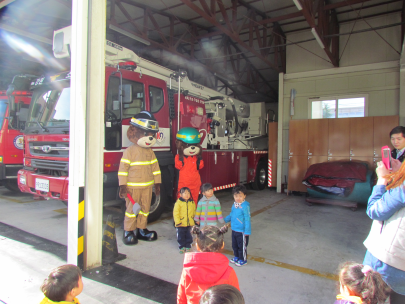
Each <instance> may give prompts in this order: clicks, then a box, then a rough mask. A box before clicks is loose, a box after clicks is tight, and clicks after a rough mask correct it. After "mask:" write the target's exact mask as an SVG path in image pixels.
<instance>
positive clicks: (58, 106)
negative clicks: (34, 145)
mask: <svg viewBox="0 0 405 304" xmlns="http://www.w3.org/2000/svg"><path fill="white" fill-rule="evenodd" d="M69 120H70V87H69V83H68V82H66V83H63V82H59V83H57V84H55V85H44V86H41V87H38V88H37V89H36V90H35V91H34V94H33V96H32V102H31V106H30V110H29V117H28V122H27V129H26V131H28V132H29V130H32V129H36V130H38V129H39V130H42V131H47V130H49V129H52V128H53V127H54V128H61V127H62V128H63V127H65V128H66V127H67V128H69ZM32 131H33V130H32Z"/></svg>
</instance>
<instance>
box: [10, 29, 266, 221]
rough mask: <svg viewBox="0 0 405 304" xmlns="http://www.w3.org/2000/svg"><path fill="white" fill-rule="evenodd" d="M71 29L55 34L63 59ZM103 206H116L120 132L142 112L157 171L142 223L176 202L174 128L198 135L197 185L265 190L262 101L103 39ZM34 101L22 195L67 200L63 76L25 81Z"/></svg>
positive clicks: (66, 85) (66, 83)
mask: <svg viewBox="0 0 405 304" xmlns="http://www.w3.org/2000/svg"><path fill="white" fill-rule="evenodd" d="M61 33H62V34H63V35H61ZM69 40H70V27H67V28H64V29H61V30H58V31H55V33H54V44H55V43H57V44H58V47H54V54H55V56H56V57H57V58H61V57H66V56H69V52H68V47H67V45H68V44H69V43H70V41H69ZM105 76H106V77H105V101H104V102H103V107H104V109H105V124H104V128H105V138H104V139H102V140H104V164H103V165H104V174H103V183H104V185H103V186H104V187H103V196H104V204H105V205H107V204H116V203H117V201H120V199H119V197H118V176H117V172H118V167H119V163H120V159H121V156H122V153H123V151H124V149H125V148H127V147H128V146H129V145H131V142H130V141H129V140H128V139H127V136H126V133H127V129H128V128H129V121H130V119H131V117H133V116H134V115H135V114H137V113H139V112H141V111H143V110H148V111H150V112H151V113H153V115H154V116H155V118H156V119H157V120H158V122H159V132H158V133H157V143H156V144H155V145H154V146H153V150H154V152H155V154H156V157H157V159H158V162H159V166H160V168H161V172H162V186H161V194H160V196H156V195H154V194H153V197H152V203H151V210H150V215H149V220H150V221H153V220H156V219H157V218H159V216H160V214H161V213H162V212H163V210H164V208H165V205H166V204H167V203H168V202H169V201H173V199H174V198H175V196H176V190H177V189H175V179H176V174H175V169H174V156H175V155H176V154H177V151H176V146H175V144H174V142H175V137H176V133H177V130H179V129H180V128H183V127H193V128H196V129H197V130H199V132H200V133H201V135H202V140H201V143H202V147H203V149H204V150H203V159H204V163H205V166H204V168H203V169H202V170H200V174H201V179H202V182H203V183H204V182H210V183H211V184H213V186H214V187H215V189H223V188H228V187H232V186H233V185H235V184H237V183H252V185H253V187H254V188H255V189H263V188H264V187H265V186H266V185H267V180H266V179H267V137H266V136H267V134H266V130H267V128H266V119H265V117H266V114H265V108H264V103H255V104H246V103H244V102H241V101H238V100H235V99H231V98H229V97H228V96H226V95H224V94H220V93H218V92H216V91H214V90H211V89H209V88H206V87H204V86H202V85H199V84H197V83H194V82H191V81H190V80H189V79H188V78H187V76H186V73H184V72H175V71H172V70H170V69H167V68H165V67H163V66H159V65H157V64H155V63H152V62H150V61H147V60H145V59H143V58H140V57H138V56H137V55H136V54H135V53H134V52H133V51H131V50H129V49H126V48H124V47H122V46H120V45H117V44H115V43H112V42H110V41H106V68H105ZM32 89H33V90H34V93H33V101H32V104H31V106H30V109H29V119H28V122H27V126H26V129H25V132H24V133H25V140H26V141H25V150H24V153H25V162H24V168H23V169H22V170H20V171H19V172H18V183H19V188H20V189H21V191H23V192H27V193H32V194H35V195H39V196H43V197H45V198H52V199H59V200H63V201H67V199H68V179H69V172H68V168H69V166H68V161H69V158H68V156H69V119H70V115H73V113H69V103H70V72H65V73H61V74H58V75H54V76H52V77H43V78H39V79H37V80H36V81H34V82H33V83H32Z"/></svg>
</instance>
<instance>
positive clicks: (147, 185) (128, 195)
mask: <svg viewBox="0 0 405 304" xmlns="http://www.w3.org/2000/svg"><path fill="white" fill-rule="evenodd" d="M130 124H131V125H130V127H129V128H128V132H127V137H128V139H129V140H130V141H131V142H132V143H133V145H131V146H129V147H128V148H127V149H126V150H125V151H124V154H123V155H122V158H121V162H120V167H119V169H118V180H119V186H120V192H119V196H120V197H121V198H125V201H126V210H125V218H124V236H123V242H124V244H125V245H135V244H137V243H138V239H140V240H144V241H154V240H156V239H157V233H156V231H149V230H148V229H146V224H147V222H148V215H149V209H150V204H151V199H152V190H153V185H155V193H156V195H159V194H160V184H161V182H162V178H161V173H160V168H159V164H158V161H157V158H156V155H155V153H154V152H153V151H152V149H151V147H152V146H153V145H154V144H155V143H156V133H157V132H158V131H159V124H158V122H157V121H156V119H155V117H154V116H153V115H152V114H151V113H149V112H147V111H142V112H140V113H138V114H136V115H135V116H134V117H133V118H132V119H131V121H130ZM138 204H139V205H138ZM139 208H140V210H139ZM138 212H139V213H138ZM137 213H138V214H137Z"/></svg>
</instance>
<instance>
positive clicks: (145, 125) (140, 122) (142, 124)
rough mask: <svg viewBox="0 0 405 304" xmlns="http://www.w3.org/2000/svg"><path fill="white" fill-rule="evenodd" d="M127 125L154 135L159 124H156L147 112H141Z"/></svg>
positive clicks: (154, 119) (151, 115)
mask: <svg viewBox="0 0 405 304" xmlns="http://www.w3.org/2000/svg"><path fill="white" fill-rule="evenodd" d="M129 123H130V124H131V125H132V126H134V127H137V128H139V129H142V130H145V131H150V132H155V133H156V132H158V131H159V123H158V122H157V120H156V118H155V116H153V114H152V113H149V112H148V111H142V112H140V113H138V114H136V115H135V116H134V117H132V118H131V120H130V122H129Z"/></svg>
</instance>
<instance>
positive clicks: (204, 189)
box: [201, 183, 214, 198]
mask: <svg viewBox="0 0 405 304" xmlns="http://www.w3.org/2000/svg"><path fill="white" fill-rule="evenodd" d="M201 193H202V194H203V195H204V196H205V197H206V198H211V197H212V196H213V195H214V188H213V187H212V185H211V184H210V183H205V184H203V185H202V186H201Z"/></svg>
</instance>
